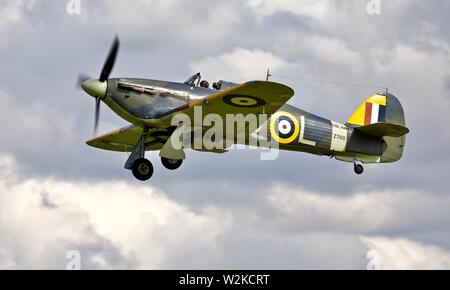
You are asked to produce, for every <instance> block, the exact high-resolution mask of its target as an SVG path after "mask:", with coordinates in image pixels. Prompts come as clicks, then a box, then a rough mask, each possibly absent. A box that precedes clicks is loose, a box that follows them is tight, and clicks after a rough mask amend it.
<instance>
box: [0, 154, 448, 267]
mask: <svg viewBox="0 0 450 290" xmlns="http://www.w3.org/2000/svg"><path fill="white" fill-rule="evenodd" d="M0 156H2V157H1V158H0V169H1V173H0V245H1V246H0V268H3V269H12V268H25V269H28V268H39V269H40V268H52V269H62V268H64V267H65V263H67V259H66V257H65V255H66V252H67V251H69V250H78V251H80V252H81V256H82V265H83V267H85V268H106V269H109V268H145V269H155V268H156V269H159V268H168V269H173V268H331V269H333V268H350V269H355V268H365V265H366V263H367V260H366V258H365V255H366V252H367V251H368V249H377V250H378V251H379V252H380V253H381V254H382V256H383V259H384V261H385V262H384V263H385V264H384V265H386V267H393V268H396V267H397V268H441V267H448V263H449V261H448V257H449V255H448V253H447V251H446V250H444V249H439V248H437V247H435V246H432V245H427V244H419V243H416V242H414V241H410V240H406V239H405V238H398V239H390V238H386V237H383V236H382V233H384V232H385V230H386V229H385V228H387V227H388V224H390V223H393V224H394V227H395V226H396V225H397V226H403V227H405V228H408V227H410V228H411V229H410V230H413V231H414V230H415V231H419V232H423V231H426V230H425V229H424V228H423V227H421V226H419V227H417V228H416V229H414V228H413V226H411V225H415V224H417V221H416V220H413V219H407V217H410V216H413V214H419V215H425V214H426V212H420V208H419V207H418V206H417V205H414V204H413V203H412V202H411V203H410V204H408V200H410V199H411V198H413V199H415V200H416V201H417V198H418V196H417V195H414V194H408V193H402V192H399V193H397V194H394V195H392V193H378V194H376V193H373V194H359V195H355V196H351V197H331V196H328V197H327V196H322V195H321V194H315V193H309V192H307V191H303V190H286V189H285V188H282V187H274V188H272V189H268V190H267V191H266V194H267V197H266V198H267V203H266V208H265V209H261V208H259V209H257V208H253V207H252V205H251V204H249V205H245V206H242V207H240V208H221V207H219V206H217V205H204V206H202V207H201V208H197V209H195V210H193V209H191V208H189V207H187V206H185V205H181V204H180V203H178V202H176V201H175V200H172V199H169V198H167V197H166V196H165V195H164V193H163V192H161V191H160V190H159V189H157V188H155V187H152V186H149V185H134V184H130V183H125V182H122V181H114V180H109V181H104V182H102V181H99V182H97V183H92V182H82V181H76V182H75V181H62V180H57V179H54V178H44V179H36V178H31V179H19V178H18V177H17V171H18V170H19V168H18V166H17V165H16V164H15V161H14V158H12V157H11V156H7V155H0ZM390 196H393V197H390ZM261 198H264V195H263V196H262V197H261ZM405 203H406V205H405ZM420 204H421V205H423V206H425V207H431V208H432V209H433V210H434V211H439V210H440V209H441V208H442V209H448V208H449V206H448V199H445V198H443V199H439V198H437V197H436V196H434V195H428V196H427V197H424V198H423V199H422V200H421V202H420ZM439 204H440V205H439ZM447 212H448V210H447ZM405 217H406V219H405ZM396 220H403V221H401V222H400V223H398V222H396ZM430 222H436V221H435V220H434V219H431V220H430ZM425 226H426V227H427V226H428V224H427V223H425ZM366 228H367V230H365V229H366ZM387 230H389V229H387ZM360 233H363V234H365V235H364V237H363V238H360V237H359V236H360ZM372 233H375V235H374V236H375V237H372V236H373V235H372ZM405 240H406V242H405ZM401 249H407V251H403V252H401ZM415 249H418V251H415ZM438 254H441V257H440V258H439V259H438V260H436V259H435V257H436V256H437V255H438ZM396 258H397V259H398V260H401V261H402V262H401V263H400V262H398V263H394V262H395V261H397V260H396Z"/></svg>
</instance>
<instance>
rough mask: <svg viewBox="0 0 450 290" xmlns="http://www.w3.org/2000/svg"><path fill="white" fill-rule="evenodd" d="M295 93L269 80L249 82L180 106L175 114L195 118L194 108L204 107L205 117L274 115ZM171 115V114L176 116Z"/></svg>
mask: <svg viewBox="0 0 450 290" xmlns="http://www.w3.org/2000/svg"><path fill="white" fill-rule="evenodd" d="M293 95H294V90H292V89H291V88H290V87H288V86H285V85H283V84H279V83H275V82H266V81H252V82H247V83H244V84H241V85H238V86H236V87H233V88H230V89H228V90H225V91H221V92H218V93H216V94H213V95H210V96H208V97H206V98H203V99H200V100H195V101H193V102H191V103H189V104H186V105H183V106H180V107H178V108H176V109H175V110H174V112H182V113H185V114H188V115H189V116H191V117H192V116H193V113H194V107H196V106H202V113H203V116H205V115H206V114H218V115H220V116H222V117H225V116H226V114H239V113H240V114H243V115H247V114H255V115H258V114H264V113H265V114H267V115H269V116H270V115H271V114H273V113H275V112H276V111H277V110H278V109H279V108H280V107H281V106H283V105H284V104H285V103H286V102H287V101H288V100H289V99H290V98H291V97H292V96H293ZM174 112H172V113H174Z"/></svg>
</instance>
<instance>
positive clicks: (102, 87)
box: [78, 36, 120, 136]
mask: <svg viewBox="0 0 450 290" xmlns="http://www.w3.org/2000/svg"><path fill="white" fill-rule="evenodd" d="M119 44H120V41H119V37H118V36H116V37H115V38H114V41H113V44H112V46H111V49H110V51H109V54H108V57H107V58H106V61H105V64H104V65H103V68H102V71H101V73H100V77H99V79H92V78H90V77H89V76H87V75H84V74H80V75H79V76H78V85H79V86H80V87H81V88H82V89H83V90H84V91H85V92H86V93H87V94H89V95H91V96H93V97H94V98H95V123H94V136H95V135H97V128H98V122H99V118H100V103H101V99H102V98H104V97H105V96H106V92H107V90H108V78H109V75H110V74H111V71H112V69H113V67H114V63H115V62H116V57H117V53H118V51H119Z"/></svg>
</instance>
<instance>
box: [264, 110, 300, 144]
mask: <svg viewBox="0 0 450 290" xmlns="http://www.w3.org/2000/svg"><path fill="white" fill-rule="evenodd" d="M299 133H300V125H299V123H298V120H297V118H296V117H295V116H294V115H292V114H290V113H288V112H276V113H275V114H273V115H272V117H271V118H270V134H271V135H272V137H273V138H274V139H275V141H277V142H278V143H281V144H289V143H292V142H294V141H295V140H296V139H297V137H298V135H299Z"/></svg>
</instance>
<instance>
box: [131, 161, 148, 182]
mask: <svg viewBox="0 0 450 290" xmlns="http://www.w3.org/2000/svg"><path fill="white" fill-rule="evenodd" d="M131 171H132V172H133V175H134V177H136V178H137V179H138V180H140V181H147V180H149V179H150V177H152V175H153V165H152V163H151V162H150V161H149V160H147V159H145V158H140V159H137V160H136V161H134V163H133V166H132V168H131Z"/></svg>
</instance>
